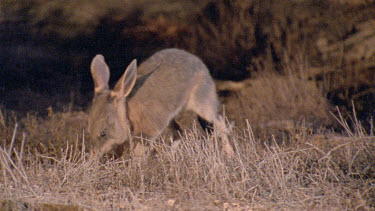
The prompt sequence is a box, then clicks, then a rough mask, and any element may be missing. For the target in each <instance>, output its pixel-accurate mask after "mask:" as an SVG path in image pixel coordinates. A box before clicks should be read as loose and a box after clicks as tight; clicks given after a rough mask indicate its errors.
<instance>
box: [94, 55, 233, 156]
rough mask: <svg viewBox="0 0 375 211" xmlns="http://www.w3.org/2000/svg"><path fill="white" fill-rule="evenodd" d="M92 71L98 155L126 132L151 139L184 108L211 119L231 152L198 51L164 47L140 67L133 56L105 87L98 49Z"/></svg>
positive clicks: (104, 68)
mask: <svg viewBox="0 0 375 211" xmlns="http://www.w3.org/2000/svg"><path fill="white" fill-rule="evenodd" d="M137 72H138V73H140V76H138V78H136V75H137ZM91 74H92V77H93V79H94V82H95V96H94V99H93V103H92V108H91V111H90V114H89V122H88V131H89V134H90V136H91V138H92V139H93V141H94V145H95V147H94V148H95V149H96V151H97V152H98V154H99V156H102V155H103V154H105V153H107V152H109V151H110V150H113V149H114V148H116V146H118V145H121V144H124V143H126V142H128V141H129V139H130V135H131V136H133V137H143V138H146V139H148V140H154V139H155V138H157V137H158V136H159V135H160V134H161V133H162V132H163V130H164V129H165V128H166V127H167V126H168V125H169V124H170V122H171V121H174V120H173V119H174V118H175V117H176V115H177V114H178V113H179V112H181V111H182V110H184V109H187V110H192V111H194V112H195V113H196V114H197V115H199V116H200V117H202V118H203V119H205V120H207V121H208V122H211V123H214V128H215V131H217V132H218V134H219V135H220V136H221V138H222V141H223V144H224V146H223V147H224V150H225V151H226V152H227V153H229V154H233V149H232V147H231V146H230V145H229V141H228V138H227V136H226V135H227V132H228V129H227V128H226V125H225V121H224V119H223V118H222V117H221V116H220V115H218V107H219V102H218V99H217V95H216V89H215V84H214V81H213V80H212V78H211V76H210V74H209V71H208V69H207V67H206V66H205V65H204V63H203V62H202V61H201V60H200V59H199V58H198V57H196V56H194V55H192V54H190V53H188V52H186V51H183V50H178V49H166V50H162V51H159V52H157V53H156V54H154V55H153V56H151V57H150V58H149V59H147V60H146V61H145V62H144V63H142V64H141V65H140V66H139V67H138V68H137V66H136V61H135V60H134V61H133V62H132V63H131V64H130V65H129V66H128V68H127V69H126V71H125V73H124V75H123V76H122V77H121V79H120V80H119V81H118V82H117V84H116V85H115V88H114V89H113V90H110V89H109V88H108V79H109V68H108V66H107V65H106V63H105V61H104V57H103V56H102V55H97V56H96V57H94V59H93V61H92V65H91Z"/></svg>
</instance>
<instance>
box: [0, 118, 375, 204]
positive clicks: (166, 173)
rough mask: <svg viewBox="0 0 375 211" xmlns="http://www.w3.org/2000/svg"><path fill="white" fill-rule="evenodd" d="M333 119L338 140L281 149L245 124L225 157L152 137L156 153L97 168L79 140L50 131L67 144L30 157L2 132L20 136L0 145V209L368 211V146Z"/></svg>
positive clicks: (193, 135)
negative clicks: (338, 131)
mask: <svg viewBox="0 0 375 211" xmlns="http://www.w3.org/2000/svg"><path fill="white" fill-rule="evenodd" d="M337 118H338V121H339V123H340V124H342V125H343V127H344V128H345V129H346V135H338V134H334V133H329V134H313V133H311V132H310V129H309V128H303V126H301V127H300V128H297V130H296V131H295V133H294V134H293V138H291V139H290V143H289V144H287V145H285V144H277V143H276V141H275V140H273V141H272V142H271V143H264V142H263V140H261V139H256V138H254V134H253V131H252V128H251V126H250V125H247V127H245V128H243V130H242V129H238V130H235V131H234V132H233V133H232V134H231V136H230V138H231V140H232V141H233V144H234V146H235V148H236V155H235V157H234V158H233V159H228V157H226V156H225V154H224V155H223V154H221V153H220V150H218V148H217V139H216V137H212V136H201V135H200V133H199V132H198V131H197V130H192V131H186V133H185V134H183V135H182V136H183V137H182V138H183V142H182V144H181V145H179V146H178V148H176V149H171V148H170V147H169V146H168V145H167V144H164V142H163V139H161V141H160V142H155V143H153V149H154V150H155V152H156V153H148V154H147V155H145V156H144V157H143V158H141V159H125V158H123V159H119V160H115V161H109V162H106V163H104V164H98V163H96V162H93V161H92V160H90V159H88V158H87V157H88V156H87V154H86V150H85V148H84V147H83V146H85V142H86V141H87V140H85V138H84V137H78V136H77V137H74V135H72V136H71V137H70V139H68V140H66V139H65V137H64V136H61V134H60V133H59V131H53V130H50V132H52V134H51V137H54V138H56V142H58V141H60V142H61V143H66V145H65V146H61V147H59V148H57V147H56V152H38V151H39V150H38V148H40V146H39V147H38V146H34V147H31V145H30V141H29V139H28V137H27V136H22V135H19V136H17V135H12V134H8V133H13V134H17V133H20V131H21V130H20V129H19V128H17V127H11V126H7V127H6V128H7V131H5V132H4V131H2V134H1V137H12V138H11V139H5V140H4V139H2V144H1V145H2V146H1V148H0V158H1V160H0V161H1V162H0V164H1V171H2V174H1V176H0V181H1V183H0V185H1V186H0V190H1V191H0V193H1V194H0V198H1V199H2V208H3V209H11V210H12V209H21V208H26V207H27V208H29V209H40V208H43V209H46V208H48V207H59V206H61V207H63V208H64V207H65V208H66V207H69V206H70V207H75V208H80V209H94V210H95V209H106V208H115V209H116V208H126V209H143V210H145V209H166V208H168V209H183V210H184V209H228V210H243V209H280V208H287V209H332V208H334V209H370V208H373V207H374V206H375V201H374V196H375V188H374V185H375V178H374V175H375V168H374V167H375V163H374V160H375V157H374V155H375V154H374V150H375V139H374V137H373V136H371V135H367V134H365V133H363V131H362V130H361V126H360V123H358V124H357V128H356V129H355V130H350V129H349V128H347V126H346V123H345V122H344V120H342V119H340V117H339V116H338V117H337ZM25 124H26V125H28V124H34V122H33V121H32V120H31V121H30V120H27V122H25ZM12 128H13V131H12V130H11V129H12ZM40 138H42V137H40ZM18 139H20V140H22V141H20V140H18ZM65 141H67V142H65ZM33 142H36V141H35V140H34V141H33ZM15 143H21V144H15ZM56 144H57V143H56Z"/></svg>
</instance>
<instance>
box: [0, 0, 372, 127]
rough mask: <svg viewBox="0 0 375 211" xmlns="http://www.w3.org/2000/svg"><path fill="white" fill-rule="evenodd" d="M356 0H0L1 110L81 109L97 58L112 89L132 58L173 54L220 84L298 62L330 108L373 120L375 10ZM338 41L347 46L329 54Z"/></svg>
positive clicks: (89, 93) (86, 100) (281, 70)
mask: <svg viewBox="0 0 375 211" xmlns="http://www.w3.org/2000/svg"><path fill="white" fill-rule="evenodd" d="M342 2H343V3H342ZM358 2H359V3H358ZM358 2H357V1H353V2H352V1H347V2H345V1H340V2H339V1H334V0H331V1H330V0H326V1H324V0H319V1H315V0H302V1H297V0H296V1H282V0H266V1H263V0H248V1H245V0H234V1H229V0H217V1H213V0H203V1H197V0H174V1H173V0H166V1H161V0H159V1H157V0H155V1H135V0H133V1H132V0H129V1H120V0H118V1H106V0H103V1H99V0H98V1H84V0H77V1H73V0H70V1H57V0H56V1H51V0H44V1H43V0H39V1H37V0H30V1H2V3H1V12H0V108H2V109H5V110H10V111H16V112H17V113H19V114H21V115H23V114H25V113H27V112H36V113H38V114H40V115H42V116H43V115H46V114H47V108H48V107H50V106H51V107H52V108H53V109H54V110H57V111H70V110H85V109H87V107H88V105H89V102H90V99H91V97H92V90H93V88H92V87H93V82H92V79H91V76H90V73H89V65H90V62H91V59H92V58H93V57H94V56H95V55H96V54H99V53H100V54H103V55H104V56H105V58H106V61H107V63H108V64H109V66H110V68H111V84H113V83H114V82H115V81H116V80H117V79H118V78H119V77H120V75H121V74H122V73H123V71H124V69H125V68H126V66H127V65H128V64H129V62H130V61H131V60H132V59H134V58H136V59H138V60H139V61H143V60H144V59H145V58H147V57H148V56H150V55H151V54H153V53H155V52H156V51H158V50H160V49H163V48H168V47H177V48H181V49H185V50H187V51H189V52H192V53H194V54H196V55H198V56H199V57H200V58H202V60H203V61H204V62H205V63H206V64H207V66H208V67H209V69H210V71H211V74H212V76H213V77H214V78H215V79H219V80H234V81H243V80H246V79H251V78H253V76H254V74H256V73H259V72H267V71H268V72H274V73H275V74H280V75H283V74H286V73H287V72H286V70H285V68H284V67H285V65H286V64H287V63H288V62H291V61H296V60H297V59H298V58H299V57H300V55H302V57H304V58H306V60H307V61H308V62H309V67H312V68H311V74H310V75H311V78H310V79H311V80H316V82H317V84H318V85H320V86H323V88H322V89H323V90H324V91H323V94H324V96H325V97H327V99H328V100H329V102H330V103H331V104H332V106H335V105H337V106H339V107H340V108H342V109H343V110H345V111H348V112H350V111H352V106H353V105H354V106H356V109H357V114H358V117H359V118H360V119H361V120H364V121H368V120H369V119H370V118H371V116H372V115H373V114H374V111H375V100H374V93H375V91H374V81H375V74H374V71H375V51H374V50H372V49H373V48H375V47H374V46H375V39H374V37H375V30H374V29H373V28H372V27H373V26H375V25H374V24H373V22H374V21H375V4H374V3H373V1H358ZM366 24H367V25H366ZM363 32H366V33H367V34H366V35H365V36H364V37H363V39H362V38H361V37H360V38H357V37H358V36H359V35H362V34H363ZM354 38H357V39H359V41H358V42H353V43H349V44H346V43H348V42H347V41H350V39H354ZM372 41H374V42H372ZM338 44H342V46H344V47H343V48H340V49H337V48H335V47H332V46H335V45H336V46H337V45H338ZM313 70H314V71H313ZM249 94H251V93H249Z"/></svg>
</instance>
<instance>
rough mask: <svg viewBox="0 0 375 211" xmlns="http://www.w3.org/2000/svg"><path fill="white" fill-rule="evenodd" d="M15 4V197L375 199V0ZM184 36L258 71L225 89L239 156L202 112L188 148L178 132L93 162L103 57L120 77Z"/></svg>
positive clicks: (51, 202)
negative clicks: (221, 145)
mask: <svg viewBox="0 0 375 211" xmlns="http://www.w3.org/2000/svg"><path fill="white" fill-rule="evenodd" d="M0 6H1V8H0V23H1V24H2V25H1V26H2V27H1V29H0V38H1V40H2V42H1V43H0V48H1V50H2V54H1V58H0V60H1V62H0V75H1V79H0V96H1V98H0V109H1V112H0V210H22V209H31V210H33V209H34V210H39V209H42V210H48V209H51V210H55V209H64V210H69V209H71V210H102V209H117V208H125V209H131V210H134V209H135V210H155V209H156V210H165V209H170V210H191V209H193V210H194V209H195V210H251V209H253V210H254V209H262V210H263V209H264V210H269V209H296V210H311V209H319V210H328V209H329V210H331V209H333V210H347V209H350V210H373V209H375V176H374V175H375V138H374V128H373V115H374V112H375V103H374V102H375V94H374V83H375V74H374V73H375V71H374V67H375V63H374V61H375V54H374V52H375V51H374V50H373V47H372V46H373V41H374V37H375V31H374V29H373V28H374V26H375V25H374V24H375V23H374V21H373V20H374V18H375V12H374V11H375V4H374V1H371V0H356V1H347V0H329V1H312V0H302V1H301V0H298V1H260V0H252V1H243V0H235V1H227V0H217V1H211V0H205V1H199V3H198V1H193V0H179V1H174V0H170V1H162V0H160V1H159V0H157V1H133V0H127V1H122V0H116V1H111V3H108V1H87V0H79V1H48V0H30V1H15V0H5V1H2V2H1V3H0ZM171 46H173V47H179V48H183V49H186V50H188V51H190V52H192V53H195V54H197V55H198V56H199V57H200V58H202V60H203V61H204V62H205V63H206V64H207V65H208V67H209V69H210V71H211V73H212V75H213V76H214V77H215V78H216V79H224V80H227V79H232V80H236V81H242V82H243V84H241V86H239V87H240V89H238V90H236V91H225V90H223V91H222V93H221V98H220V100H221V101H222V103H223V104H224V105H225V107H224V108H225V115H226V116H227V118H228V120H229V122H232V121H234V125H235V126H234V128H233V130H232V132H231V134H230V140H231V141H232V144H233V145H234V147H235V149H236V155H235V156H234V158H233V159H228V157H226V156H225V155H223V154H222V153H221V151H220V150H219V149H218V147H217V137H214V136H211V135H207V134H206V133H205V132H204V131H201V130H198V129H197V127H195V123H194V122H193V121H194V120H193V118H191V117H192V116H193V115H191V114H189V113H188V114H185V115H182V117H181V118H180V119H179V121H180V123H182V125H183V126H184V128H185V129H186V132H185V133H184V134H182V139H183V142H182V144H180V145H179V146H178V147H177V148H176V149H172V148H171V147H170V146H169V144H167V143H169V142H170V136H169V134H168V131H167V132H166V133H164V134H163V136H162V138H160V139H158V141H157V142H155V143H152V145H153V151H150V152H149V153H148V154H147V155H145V156H144V157H143V158H142V159H132V157H131V156H129V155H124V156H123V157H121V158H119V159H117V160H108V162H106V163H96V162H94V161H92V160H90V159H89V158H88V157H89V156H87V155H88V153H90V146H89V145H88V144H87V143H88V142H89V137H88V136H87V135H86V131H85V130H86V120H87V116H86V114H85V113H84V112H76V110H79V111H80V110H85V109H86V108H87V107H88V102H89V101H90V100H89V98H90V96H92V93H90V92H91V90H92V87H93V84H92V79H91V77H90V75H89V63H90V61H91V59H92V57H93V55H95V54H97V53H102V54H104V55H105V56H106V58H108V63H109V64H110V66H111V67H113V68H112V69H111V73H113V75H111V78H112V79H113V81H116V80H117V79H118V78H119V77H120V74H122V73H123V71H124V67H126V66H127V65H128V64H129V62H130V61H131V60H132V59H134V58H137V59H138V60H139V61H142V60H143V59H144V58H146V57H148V56H149V55H151V54H152V53H154V52H155V51H156V50H159V49H161V48H165V47H171ZM113 81H111V82H110V83H112V84H110V85H113ZM15 96H17V97H15ZM47 108H48V109H47ZM12 110H15V111H12ZM198 128H199V127H198Z"/></svg>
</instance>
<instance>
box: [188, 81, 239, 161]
mask: <svg viewBox="0 0 375 211" xmlns="http://www.w3.org/2000/svg"><path fill="white" fill-rule="evenodd" d="M218 106H219V102H218V100H217V96H216V89H215V84H214V82H213V81H212V80H211V79H210V78H207V79H206V80H204V81H202V83H200V84H199V85H198V86H197V87H195V88H194V90H193V92H192V93H191V96H190V99H189V102H188V106H187V109H189V110H192V111H194V112H195V113H196V114H197V115H198V116H199V117H201V118H202V119H204V120H206V121H207V122H211V123H213V125H214V132H215V133H216V134H217V135H218V136H219V137H221V140H222V144H223V150H224V151H225V152H226V153H228V154H229V155H230V156H234V151H233V148H232V146H231V145H230V143H229V139H228V134H229V132H230V131H229V128H227V126H226V124H225V119H224V118H223V117H222V116H220V115H219V114H218ZM201 125H202V123H201ZM202 126H203V127H205V126H207V125H206V124H203V125H202Z"/></svg>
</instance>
